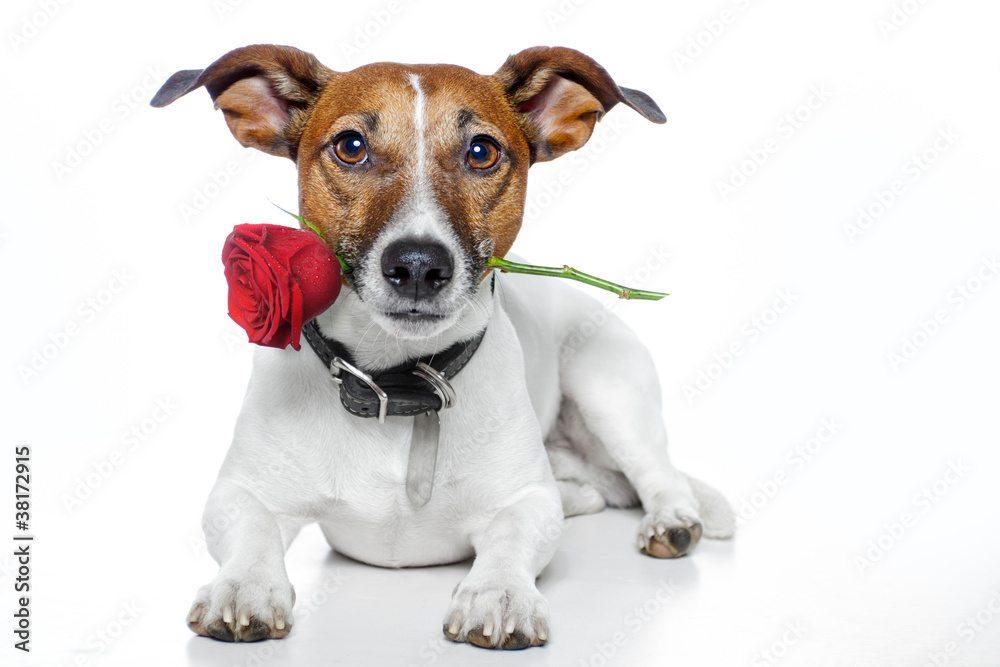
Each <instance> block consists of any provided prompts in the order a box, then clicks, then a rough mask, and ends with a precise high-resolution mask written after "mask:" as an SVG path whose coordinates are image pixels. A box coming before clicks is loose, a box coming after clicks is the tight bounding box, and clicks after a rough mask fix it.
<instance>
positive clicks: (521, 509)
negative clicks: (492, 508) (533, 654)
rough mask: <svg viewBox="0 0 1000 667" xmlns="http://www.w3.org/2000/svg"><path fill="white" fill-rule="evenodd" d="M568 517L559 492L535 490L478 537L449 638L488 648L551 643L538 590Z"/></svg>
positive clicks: (449, 617)
mask: <svg viewBox="0 0 1000 667" xmlns="http://www.w3.org/2000/svg"><path fill="white" fill-rule="evenodd" d="M562 526H563V516H562V506H561V505H560V501H559V497H558V493H557V492H556V491H555V488H554V487H553V488H552V489H547V488H534V489H532V490H531V491H529V492H528V493H526V494H522V495H521V497H520V499H519V500H517V501H516V502H514V503H512V504H511V505H508V506H507V507H505V508H504V509H502V510H500V511H499V512H497V513H496V514H495V515H494V516H493V518H492V520H491V521H489V522H488V523H487V524H486V525H485V526H484V527H483V528H482V529H481V530H480V531H478V532H477V533H474V534H473V540H472V541H473V546H474V547H475V550H476V559H475V561H474V563H473V565H472V570H471V571H470V572H469V574H468V575H467V576H466V577H465V579H464V580H463V581H462V583H460V584H459V585H458V586H457V587H456V588H455V591H454V594H453V595H452V601H451V606H450V607H449V609H448V613H447V614H446V615H445V619H444V634H445V636H446V637H448V639H451V640H452V641H457V642H470V643H472V644H475V645H476V646H482V647H484V648H500V649H520V648H526V647H528V646H540V645H541V644H544V643H545V642H546V641H547V640H548V634H549V626H548V618H549V611H548V603H547V602H546V601H545V598H543V597H542V594H541V593H539V592H538V589H537V588H536V587H535V579H536V578H537V577H538V574H539V572H541V570H542V568H543V567H545V565H546V564H547V563H548V562H549V560H550V559H551V558H552V554H553V553H555V549H556V545H557V542H558V540H559V536H560V535H561V534H562Z"/></svg>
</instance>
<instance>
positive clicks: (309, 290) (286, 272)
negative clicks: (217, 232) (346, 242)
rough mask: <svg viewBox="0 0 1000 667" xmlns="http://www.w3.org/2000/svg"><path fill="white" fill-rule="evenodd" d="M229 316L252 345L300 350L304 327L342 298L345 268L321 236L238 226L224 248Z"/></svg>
mask: <svg viewBox="0 0 1000 667" xmlns="http://www.w3.org/2000/svg"><path fill="white" fill-rule="evenodd" d="M222 263H223V264H224V265H225V267H226V281H227V282H228V283H229V316H230V317H231V318H233V321H235V322H236V323H237V324H239V325H240V326H241V327H243V329H245V330H246V332H247V335H248V336H249V337H250V342H251V343H257V344H258V345H266V346H268V347H277V348H280V349H284V348H285V347H287V346H288V344H289V343H291V344H292V347H294V348H295V349H296V350H298V349H299V336H300V334H301V332H302V325H303V324H305V323H307V322H309V320H311V319H313V318H314V317H316V316H317V315H319V314H320V313H322V312H323V311H324V310H326V309H327V308H329V307H330V306H331V305H332V304H333V302H334V301H336V300H337V296H338V295H339V294H340V262H339V261H338V260H337V256H336V254H334V252H333V250H332V249H331V248H330V246H328V245H327V244H326V243H324V242H323V239H321V238H320V237H319V236H318V235H317V234H315V233H313V232H310V231H304V230H301V229H292V228H290V227H282V226H280V225H237V226H235V227H233V233H232V234H230V235H229V236H228V237H227V238H226V244H225V246H224V247H223V248H222Z"/></svg>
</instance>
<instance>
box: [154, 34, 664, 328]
mask: <svg viewBox="0 0 1000 667" xmlns="http://www.w3.org/2000/svg"><path fill="white" fill-rule="evenodd" d="M201 86H204V87H205V88H206V89H207V90H208V92H209V94H210V95H211V96H212V99H213V100H214V101H215V107H216V108H217V109H221V110H222V112H223V114H224V115H225V118H226V123H227V124H228V125H229V129H230V130H231V131H232V133H233V135H234V136H235V137H236V138H237V139H238V140H239V142H240V143H241V144H243V145H244V146H252V147H254V148H258V149H260V150H262V151H264V152H266V153H270V154H272V155H279V156H283V157H287V158H290V159H291V160H293V161H294V162H295V163H296V165H297V167H298V174H299V209H300V214H301V215H302V217H304V218H305V219H306V220H309V221H310V222H311V223H313V224H315V225H316V226H318V227H319V228H320V229H322V230H323V232H324V234H325V236H326V239H327V240H328V241H329V242H330V243H331V244H333V245H334V246H335V247H336V248H337V249H338V251H339V252H340V253H341V254H342V255H343V256H344V257H345V258H346V259H347V261H348V263H350V265H351V266H352V267H353V269H354V270H353V272H352V273H351V274H350V275H351V280H350V282H351V285H352V286H353V287H354V289H355V290H356V291H357V295H358V297H359V298H360V299H361V300H362V301H363V302H364V303H365V304H366V305H367V307H368V310H369V311H370V313H371V316H372V318H373V319H374V320H375V321H376V323H378V324H379V325H380V326H381V327H382V328H383V329H385V330H386V331H388V332H390V333H392V334H395V335H397V336H399V337H403V338H422V337H427V336H432V335H435V334H437V333H439V332H441V331H442V330H444V329H446V328H448V327H449V326H451V325H452V324H454V323H455V322H456V321H457V319H458V318H459V316H460V313H461V311H462V309H463V308H464V307H465V305H466V304H467V303H468V302H469V297H470V296H471V295H472V294H473V293H474V292H475V290H476V288H477V286H478V284H479V283H480V281H481V280H482V278H483V277H484V276H485V275H486V274H487V271H486V261H487V259H488V258H489V257H490V256H491V255H496V256H498V257H503V256H504V255H505V254H506V253H507V251H508V250H509V249H510V247H511V245H512V244H513V242H514V238H515V236H517V232H518V230H519V229H520V226H521V217H522V212H523V206H524V197H525V189H526V184H527V175H528V167H529V166H530V165H531V164H533V163H535V162H542V161H546V160H551V159H553V158H556V157H558V156H560V155H562V154H563V153H566V152H568V151H572V150H576V149H577V148H580V147H581V146H582V145H583V144H584V143H586V141H587V140H588V139H589V138H590V135H591V133H592V132H593V129H594V124H595V123H596V122H597V121H598V120H600V118H601V117H602V116H603V115H604V114H605V113H606V112H607V111H608V110H610V109H611V107H613V106H615V104H617V103H618V102H622V103H624V104H626V105H628V106H630V107H632V108H633V109H635V110H636V111H637V112H639V113H640V114H641V115H642V116H643V117H645V118H647V119H649V120H651V121H654V122H657V123H662V122H664V120H665V119H664V117H663V114H662V113H661V112H660V109H659V108H658V107H657V106H656V103H655V102H653V101H652V100H651V99H650V98H649V97H648V96H647V95H646V94H645V93H642V92H640V91H637V90H631V89H628V88H622V87H620V86H618V85H616V84H615V82H614V81H613V80H612V79H611V77H610V76H609V75H608V73H607V72H606V71H605V70H604V68H602V67H601V66H600V65H598V64H597V63H596V62H594V61H593V60H592V59H590V58H589V57H587V56H585V55H583V54H582V53H580V52H578V51H574V50H572V49H566V48H560V47H553V48H548V47H535V48H531V49H527V50H524V51H521V52H520V53H518V54H516V55H513V56H511V57H509V58H508V59H507V61H506V62H505V63H504V64H503V65H502V66H501V67H500V69H499V70H497V71H496V73H494V74H492V75H488V76H483V75H480V74H476V73H475V72H472V71H470V70H467V69H465V68H462V67H458V66H454V65H401V64H396V63H376V64H372V65H366V66H363V67H359V68H358V69H355V70H352V71H350V72H334V71H332V70H330V69H328V68H327V67H325V66H324V65H323V64H321V63H320V62H319V61H318V60H317V59H316V58H315V57H314V56H312V55H310V54H308V53H305V52H303V51H300V50H298V49H295V48H291V47H287V46H273V45H259V46H248V47H244V48H240V49H236V50H234V51H231V52H229V53H227V54H226V55H225V56H223V57H222V58H220V59H219V60H217V61H216V62H215V63H213V64H212V65H210V66H209V67H208V68H207V69H205V70H185V71H181V72H177V73H176V74H174V75H173V76H172V77H171V78H170V79H169V80H168V81H167V82H166V83H165V84H164V85H163V88H162V89H161V90H160V91H159V92H158V93H157V94H156V97H154V99H153V102H152V104H153V106H165V105H167V104H169V103H171V102H173V101H174V100H176V99H177V98H179V97H181V96H182V95H184V94H186V93H188V92H190V91H192V90H195V89H196V88H199V87H201Z"/></svg>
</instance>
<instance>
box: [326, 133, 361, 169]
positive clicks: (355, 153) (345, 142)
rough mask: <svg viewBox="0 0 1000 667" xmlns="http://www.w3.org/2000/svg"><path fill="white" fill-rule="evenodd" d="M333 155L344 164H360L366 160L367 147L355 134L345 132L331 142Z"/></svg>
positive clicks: (359, 136) (358, 135)
mask: <svg viewBox="0 0 1000 667" xmlns="http://www.w3.org/2000/svg"><path fill="white" fill-rule="evenodd" d="M333 154H334V155H336V156H337V159H339V160H340V161H341V162H344V163H346V164H362V163H364V162H365V161H366V160H367V159H368V147H367V146H365V140H364V138H363V137H362V136H361V135H360V134H358V133H357V132H346V133H344V134H342V135H341V136H340V137H338V138H337V140H336V141H334V142H333Z"/></svg>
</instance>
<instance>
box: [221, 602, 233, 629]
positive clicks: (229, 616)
mask: <svg viewBox="0 0 1000 667" xmlns="http://www.w3.org/2000/svg"><path fill="white" fill-rule="evenodd" d="M222 622H223V623H225V624H226V625H232V623H233V606H232V605H229V604H227V605H225V606H224V607H223V608H222Z"/></svg>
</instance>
